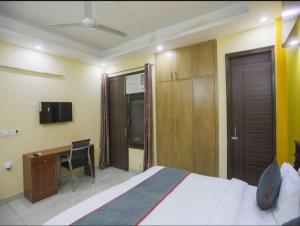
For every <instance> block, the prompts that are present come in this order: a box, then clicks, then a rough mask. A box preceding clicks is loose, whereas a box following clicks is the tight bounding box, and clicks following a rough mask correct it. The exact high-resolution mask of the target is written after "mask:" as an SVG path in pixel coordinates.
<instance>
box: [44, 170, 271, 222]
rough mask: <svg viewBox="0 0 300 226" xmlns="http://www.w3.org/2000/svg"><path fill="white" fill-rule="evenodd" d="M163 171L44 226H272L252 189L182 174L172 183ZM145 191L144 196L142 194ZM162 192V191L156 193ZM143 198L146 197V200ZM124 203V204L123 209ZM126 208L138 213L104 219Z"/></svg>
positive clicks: (118, 188)
mask: <svg viewBox="0 0 300 226" xmlns="http://www.w3.org/2000/svg"><path fill="white" fill-rule="evenodd" d="M168 169H169V168H165V167H161V166H155V167H152V168H150V169H148V170H147V171H145V172H144V173H142V174H139V175H137V176H135V177H133V178H131V179H129V180H128V181H126V182H124V183H122V184H119V185H117V186H115V187H112V188H110V189H108V190H105V191H103V192H100V193H98V194H96V195H95V196H93V197H91V198H89V199H87V200H85V201H83V202H81V203H79V204H78V205H76V206H74V207H72V208H70V209H68V210H66V211H64V212H62V213H61V214H59V215H57V216H55V217H54V218H52V219H50V220H49V221H47V222H46V223H45V225H71V224H74V225H83V224H96V223H95V222H96V221H95V219H94V218H95V217H98V220H99V216H100V218H101V214H105V215H102V216H104V218H107V215H109V216H108V218H109V219H108V221H104V222H102V223H100V224H119V223H120V222H122V223H123V224H124V222H123V221H125V224H132V225H276V222H275V220H274V217H273V214H272V211H271V210H267V211H262V210H260V209H259V208H258V207H257V204H256V187H254V186H250V185H248V184H247V183H245V182H243V181H241V180H237V179H231V180H227V179H222V178H214V177H208V176H202V175H198V174H194V173H187V172H184V173H182V172H183V171H180V172H177V171H176V172H175V173H173V174H174V175H175V177H177V179H172V175H170V176H166V175H169V174H165V175H164V173H170V172H171V173H172V172H173V171H172V170H169V172H168ZM159 176H160V177H161V178H160V179H159ZM175 177H174V178H175ZM155 178H157V179H155ZM162 178H164V179H162ZM169 178H171V179H169ZM150 180H152V181H150ZM155 180H157V183H156V182H155ZM170 181H171V182H170ZM147 183H148V185H147ZM164 183H165V184H164ZM149 184H150V185H151V186H150V188H149ZM155 184H157V185H155ZM146 185H147V186H146ZM155 186H157V187H155ZM145 187H147V189H150V192H149V191H147V192H145V191H144V189H145ZM165 187H168V189H162V188H165ZM149 193H151V195H149V196H151V197H147V196H148V194H149ZM152 193H153V194H152ZM157 193H159V194H157ZM139 195H140V196H139ZM142 196H143V197H147V198H148V200H154V201H151V202H152V204H151V205H150V206H147V203H148V201H145V200H141V199H142V198H141V197H142ZM126 200H127V201H126ZM128 200H129V201H128ZM126 202H129V203H127V204H128V205H129V207H128V208H127V207H126V205H127V204H126ZM139 202H140V203H139ZM149 202H150V201H149ZM145 203H146V204H145ZM144 204H145V206H146V207H144ZM130 206H135V207H137V206H138V207H139V208H138V209H136V210H138V211H135V212H139V211H140V209H143V208H144V210H141V212H139V213H137V214H136V216H134V219H130V217H131V216H130V215H131V213H132V212H133V211H132V210H131V212H130V211H129V212H128V211H127V212H125V213H121V215H120V216H121V217H119V216H118V217H119V218H120V219H119V220H121V221H118V219H117V220H116V221H114V220H112V221H111V219H112V218H118V217H114V216H113V215H110V214H113V212H116V211H123V210H124V209H130V208H131V207H130ZM105 208H107V209H106V211H107V212H106V213H105ZM112 209H113V210H114V211H112ZM97 211H99V213H97ZM98 214H99V215H98ZM117 214H119V213H118V212H117ZM93 215H94V216H93ZM133 215H134V214H133ZM89 218H90V219H89ZM102 218H103V217H102ZM127 219H129V221H126V220H127Z"/></svg>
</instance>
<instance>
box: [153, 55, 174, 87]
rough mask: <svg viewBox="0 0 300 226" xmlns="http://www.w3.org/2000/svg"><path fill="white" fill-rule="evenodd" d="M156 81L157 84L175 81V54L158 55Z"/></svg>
mask: <svg viewBox="0 0 300 226" xmlns="http://www.w3.org/2000/svg"><path fill="white" fill-rule="evenodd" d="M155 61H156V67H155V68H156V80H157V82H163V81H170V80H172V79H173V72H174V67H175V66H174V65H175V62H174V61H175V54H174V52H167V53H161V54H158V55H156V59H155Z"/></svg>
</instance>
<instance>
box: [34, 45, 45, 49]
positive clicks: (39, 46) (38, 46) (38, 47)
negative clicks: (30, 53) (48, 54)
mask: <svg viewBox="0 0 300 226" xmlns="http://www.w3.org/2000/svg"><path fill="white" fill-rule="evenodd" d="M35 48H36V49H37V50H42V49H43V47H42V46H41V45H35Z"/></svg>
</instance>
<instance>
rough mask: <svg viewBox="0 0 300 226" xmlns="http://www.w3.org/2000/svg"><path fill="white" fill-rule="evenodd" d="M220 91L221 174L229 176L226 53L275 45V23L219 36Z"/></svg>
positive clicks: (221, 175)
mask: <svg viewBox="0 0 300 226" xmlns="http://www.w3.org/2000/svg"><path fill="white" fill-rule="evenodd" d="M217 45H218V47H217V55H218V92H219V176H220V177H224V178H226V177H227V106H226V67H225V54H227V53H233V52H239V51H243V50H249V49H255V48H260V47H265V46H271V45H275V25H274V24H271V25H267V26H262V27H259V28H256V29H252V30H247V31H243V32H239V33H235V34H232V35H227V36H223V37H218V38H217Z"/></svg>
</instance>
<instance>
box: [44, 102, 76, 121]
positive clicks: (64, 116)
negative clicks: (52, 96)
mask: <svg viewBox="0 0 300 226" xmlns="http://www.w3.org/2000/svg"><path fill="white" fill-rule="evenodd" d="M72 120H73V117H72V103H71V102H41V103H40V124H48V123H57V122H71V121H72Z"/></svg>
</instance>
